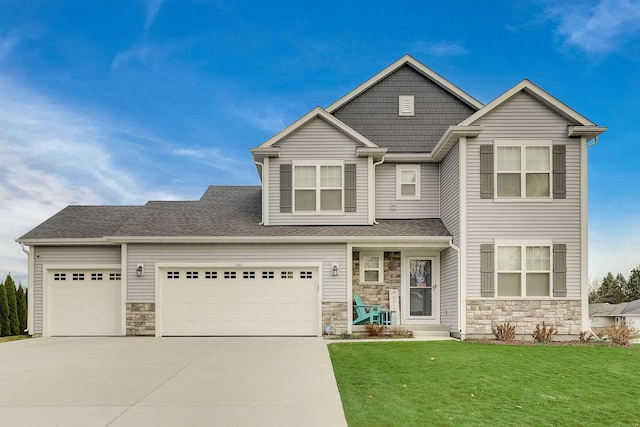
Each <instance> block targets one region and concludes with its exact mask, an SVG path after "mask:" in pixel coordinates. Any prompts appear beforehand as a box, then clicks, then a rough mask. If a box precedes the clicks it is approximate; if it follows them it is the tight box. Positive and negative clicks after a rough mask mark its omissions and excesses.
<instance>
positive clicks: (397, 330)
mask: <svg viewBox="0 0 640 427" xmlns="http://www.w3.org/2000/svg"><path fill="white" fill-rule="evenodd" d="M389 334H390V335H391V336H392V337H394V338H413V332H412V331H409V330H408V329H406V328H403V327H402V326H398V325H396V326H391V327H389Z"/></svg>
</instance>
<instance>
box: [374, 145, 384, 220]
mask: <svg viewBox="0 0 640 427" xmlns="http://www.w3.org/2000/svg"><path fill="white" fill-rule="evenodd" d="M383 163H384V154H383V155H382V158H381V159H380V161H379V162H374V163H373V194H374V197H375V194H376V166H378V165H381V164H383ZM373 224H374V225H378V221H376V201H375V200H374V201H373Z"/></svg>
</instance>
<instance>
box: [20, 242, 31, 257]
mask: <svg viewBox="0 0 640 427" xmlns="http://www.w3.org/2000/svg"><path fill="white" fill-rule="evenodd" d="M20 247H22V252H24V253H25V254H27V255H29V250H28V249H26V248H25V247H24V243H22V242H20Z"/></svg>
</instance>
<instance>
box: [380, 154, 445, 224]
mask: <svg viewBox="0 0 640 427" xmlns="http://www.w3.org/2000/svg"><path fill="white" fill-rule="evenodd" d="M438 175H439V172H438V164H437V163H423V164H421V165H420V200H397V199H396V164H395V163H383V164H381V165H380V166H377V167H376V190H375V191H376V218H377V219H415V218H438V217H439V216H440V182H439V181H440V180H439V176H438Z"/></svg>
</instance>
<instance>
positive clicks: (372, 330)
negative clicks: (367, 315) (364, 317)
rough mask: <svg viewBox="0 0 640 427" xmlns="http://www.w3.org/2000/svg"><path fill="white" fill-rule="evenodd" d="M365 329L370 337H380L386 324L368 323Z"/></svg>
mask: <svg viewBox="0 0 640 427" xmlns="http://www.w3.org/2000/svg"><path fill="white" fill-rule="evenodd" d="M364 329H365V330H366V331H367V335H369V336H370V337H379V336H382V334H383V333H384V326H382V325H378V324H377V323H367V324H366V325H365V327H364Z"/></svg>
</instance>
